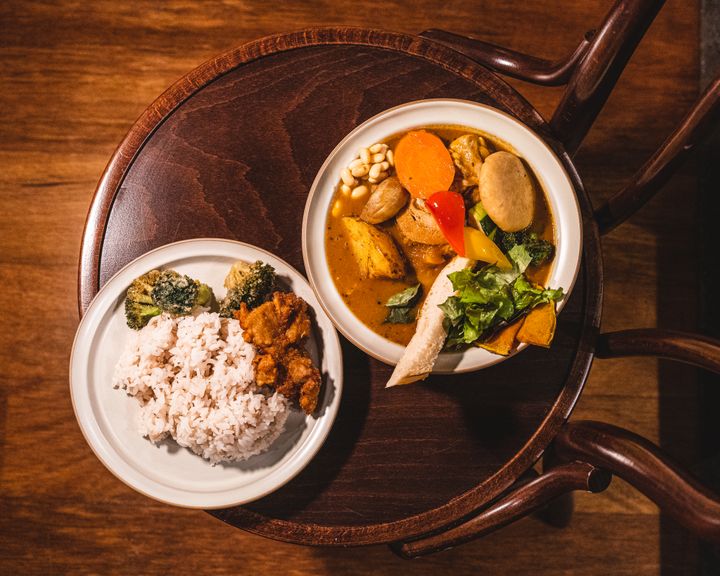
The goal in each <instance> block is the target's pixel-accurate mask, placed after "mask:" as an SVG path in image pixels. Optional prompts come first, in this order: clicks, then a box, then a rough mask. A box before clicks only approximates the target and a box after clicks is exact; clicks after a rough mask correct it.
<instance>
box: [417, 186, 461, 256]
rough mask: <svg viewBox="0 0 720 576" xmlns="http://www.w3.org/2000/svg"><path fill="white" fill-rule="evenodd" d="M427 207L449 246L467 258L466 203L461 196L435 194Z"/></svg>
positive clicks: (430, 198) (453, 193) (455, 193)
mask: <svg viewBox="0 0 720 576" xmlns="http://www.w3.org/2000/svg"><path fill="white" fill-rule="evenodd" d="M425 205H426V206H427V207H428V210H430V213H431V214H432V215H433V216H434V217H435V221H436V222H437V223H438V226H439V227H440V231H441V232H442V233H443V235H444V236H445V238H446V240H447V241H448V244H450V246H452V248H453V250H455V252H457V254H458V255H460V256H465V233H464V230H463V229H464V228H465V202H464V201H463V197H462V195H461V194H458V193H457V192H451V191H449V190H448V191H444V192H435V194H433V195H432V196H430V197H429V198H428V199H427V200H425Z"/></svg>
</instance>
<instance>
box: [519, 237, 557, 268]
mask: <svg viewBox="0 0 720 576" xmlns="http://www.w3.org/2000/svg"><path fill="white" fill-rule="evenodd" d="M523 244H525V249H526V250H527V251H528V254H530V256H531V257H532V264H534V265H535V266H538V265H540V264H542V263H543V262H547V261H548V260H550V259H551V258H552V257H553V256H554V255H555V246H553V245H552V244H551V243H550V242H548V241H547V240H543V239H542V238H538V235H537V234H535V232H531V233H530V234H527V235H526V236H525V239H524V242H523Z"/></svg>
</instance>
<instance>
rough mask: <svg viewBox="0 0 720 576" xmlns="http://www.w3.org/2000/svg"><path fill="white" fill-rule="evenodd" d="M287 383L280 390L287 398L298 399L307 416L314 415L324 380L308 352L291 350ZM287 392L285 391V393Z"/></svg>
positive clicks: (286, 364) (287, 363)
mask: <svg viewBox="0 0 720 576" xmlns="http://www.w3.org/2000/svg"><path fill="white" fill-rule="evenodd" d="M285 367H286V374H285V382H283V385H282V386H281V387H278V390H279V391H280V392H281V393H282V394H285V395H286V396H288V395H291V397H297V398H298V401H299V403H300V408H302V409H303V410H304V411H305V413H306V414H312V413H313V412H314V411H315V408H316V407H317V401H318V395H319V393H320V384H321V382H322V379H321V377H320V371H319V370H318V369H317V368H315V365H314V364H313V361H312V358H310V356H308V355H307V353H306V352H304V351H301V350H298V349H296V348H291V349H290V350H288V355H287V361H286V362H285ZM283 390H285V391H283Z"/></svg>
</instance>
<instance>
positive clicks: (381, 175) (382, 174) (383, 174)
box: [377, 172, 388, 182]
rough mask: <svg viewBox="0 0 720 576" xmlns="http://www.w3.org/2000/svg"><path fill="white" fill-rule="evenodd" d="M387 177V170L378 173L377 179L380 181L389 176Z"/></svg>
mask: <svg viewBox="0 0 720 576" xmlns="http://www.w3.org/2000/svg"><path fill="white" fill-rule="evenodd" d="M387 177H388V173H387V172H380V174H378V177H377V181H378V182H382V181H383V180H385V178H387Z"/></svg>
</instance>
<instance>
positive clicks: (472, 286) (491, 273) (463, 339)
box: [440, 245, 563, 348]
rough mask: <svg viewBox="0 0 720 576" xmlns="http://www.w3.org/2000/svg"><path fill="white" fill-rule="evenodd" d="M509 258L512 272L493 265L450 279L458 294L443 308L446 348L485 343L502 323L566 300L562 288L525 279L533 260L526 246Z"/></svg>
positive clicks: (443, 304)
mask: <svg viewBox="0 0 720 576" xmlns="http://www.w3.org/2000/svg"><path fill="white" fill-rule="evenodd" d="M509 256H510V258H511V260H512V262H513V269H512V270H510V271H508V270H501V269H500V268H498V267H497V266H494V265H490V266H485V267H483V268H480V269H479V270H476V271H473V270H470V269H465V270H461V271H459V272H453V273H452V274H449V275H448V278H449V279H450V282H451V283H452V285H453V289H454V290H455V294H454V295H452V296H450V297H449V298H448V299H447V300H446V301H445V302H443V303H442V304H440V309H441V310H442V311H443V313H444V314H445V328H446V331H447V333H448V338H447V341H446V347H449V348H455V347H459V346H463V345H467V344H472V343H473V342H476V341H478V340H482V339H484V338H486V337H487V336H489V335H490V334H491V333H492V332H493V330H494V329H495V328H497V327H498V326H499V325H500V324H501V323H511V322H513V321H514V320H515V319H516V318H518V317H520V316H521V315H522V314H525V313H526V312H528V311H529V310H531V309H532V308H534V307H535V306H538V305H539V304H543V303H545V302H554V301H557V300H560V299H561V298H562V297H563V290H562V288H559V289H557V290H553V289H547V288H543V287H538V286H535V285H533V284H532V283H531V282H530V281H529V280H528V279H527V278H526V277H525V275H524V271H525V269H526V268H527V267H528V266H529V264H530V262H531V260H532V257H531V256H530V254H529V253H528V252H527V250H526V249H525V248H524V247H523V246H521V245H518V246H515V247H514V248H513V249H512V250H511V253H510V254H509Z"/></svg>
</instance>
